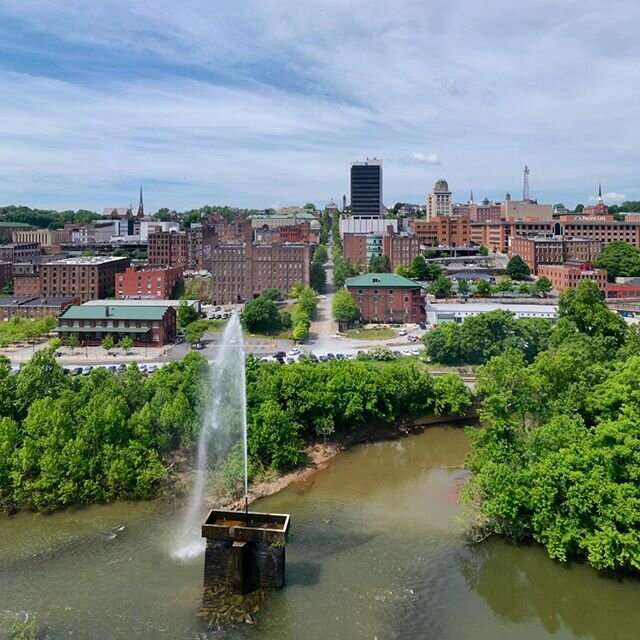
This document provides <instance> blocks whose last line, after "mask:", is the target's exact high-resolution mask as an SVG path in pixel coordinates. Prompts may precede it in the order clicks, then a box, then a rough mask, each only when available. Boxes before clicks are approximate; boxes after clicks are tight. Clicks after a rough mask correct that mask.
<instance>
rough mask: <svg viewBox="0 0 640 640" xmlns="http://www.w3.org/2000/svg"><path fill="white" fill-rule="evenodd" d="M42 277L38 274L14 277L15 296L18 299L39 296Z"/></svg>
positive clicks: (17, 274) (22, 274) (24, 274)
mask: <svg viewBox="0 0 640 640" xmlns="http://www.w3.org/2000/svg"><path fill="white" fill-rule="evenodd" d="M41 292H42V290H41V287H40V275H39V274H38V273H16V274H14V276H13V294H14V295H15V296H16V297H18V298H30V297H34V296H39V295H40V294H41Z"/></svg>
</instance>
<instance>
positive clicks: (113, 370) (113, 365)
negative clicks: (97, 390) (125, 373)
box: [106, 364, 118, 373]
mask: <svg viewBox="0 0 640 640" xmlns="http://www.w3.org/2000/svg"><path fill="white" fill-rule="evenodd" d="M106 369H107V371H111V373H115V372H116V371H117V370H118V367H116V365H115V364H110V365H109V366H108V367H106Z"/></svg>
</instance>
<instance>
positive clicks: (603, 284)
mask: <svg viewBox="0 0 640 640" xmlns="http://www.w3.org/2000/svg"><path fill="white" fill-rule="evenodd" d="M538 275H539V276H540V277H542V276H544V277H546V278H549V280H551V284H552V285H553V288H554V289H555V290H556V291H557V292H558V293H562V292H563V291H564V290H565V289H573V288H575V287H576V286H577V285H578V283H579V282H580V281H581V280H593V281H594V282H595V283H596V284H597V285H598V287H599V289H600V290H601V291H605V290H606V288H607V270H606V269H596V268H594V266H593V264H591V262H577V261H576V262H570V263H567V264H541V265H540V266H539V267H538Z"/></svg>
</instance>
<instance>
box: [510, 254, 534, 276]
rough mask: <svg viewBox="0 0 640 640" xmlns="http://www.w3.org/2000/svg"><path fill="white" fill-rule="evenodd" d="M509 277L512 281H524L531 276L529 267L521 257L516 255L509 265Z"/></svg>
mask: <svg viewBox="0 0 640 640" xmlns="http://www.w3.org/2000/svg"><path fill="white" fill-rule="evenodd" d="M506 271H507V275H508V276H509V277H510V278H511V279H512V280H524V279H525V278H527V277H528V276H529V275H531V269H529V265H528V264H527V263H526V262H525V261H524V260H523V259H522V258H521V257H520V256H519V255H514V256H512V258H511V259H510V260H509V262H508V263H507V269H506Z"/></svg>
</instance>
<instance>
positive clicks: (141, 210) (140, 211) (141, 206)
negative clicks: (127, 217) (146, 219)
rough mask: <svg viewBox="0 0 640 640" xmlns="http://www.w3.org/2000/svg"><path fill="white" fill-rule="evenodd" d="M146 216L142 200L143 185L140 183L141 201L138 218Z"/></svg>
mask: <svg viewBox="0 0 640 640" xmlns="http://www.w3.org/2000/svg"><path fill="white" fill-rule="evenodd" d="M143 216H144V203H143V202H142V185H140V203H139V204H138V218H142V217H143Z"/></svg>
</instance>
